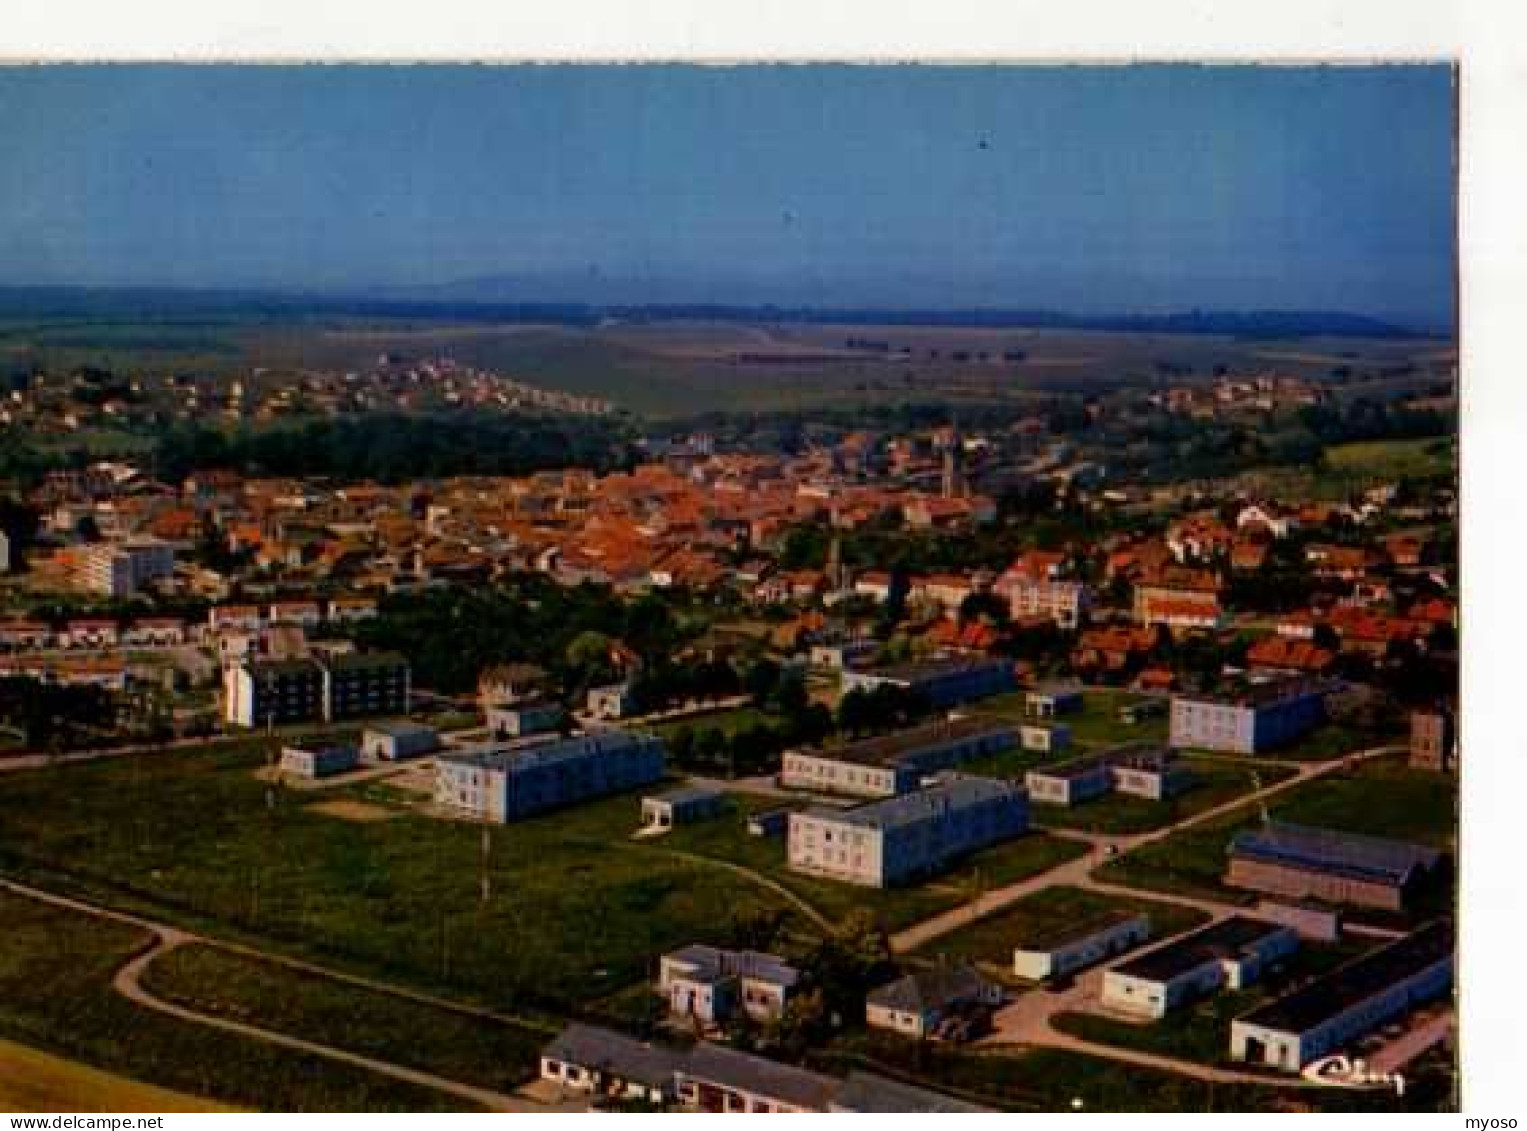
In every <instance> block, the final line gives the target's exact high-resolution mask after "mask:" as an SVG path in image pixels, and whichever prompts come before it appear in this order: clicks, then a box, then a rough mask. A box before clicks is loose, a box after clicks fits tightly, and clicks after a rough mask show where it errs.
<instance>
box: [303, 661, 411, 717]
mask: <svg viewBox="0 0 1527 1131" xmlns="http://www.w3.org/2000/svg"><path fill="white" fill-rule="evenodd" d="M319 665H320V667H321V668H322V669H323V718H324V721H325V722H334V721H338V720H341V719H358V718H365V717H367V716H370V715H405V714H407V713H408V701H409V690H410V669H409V666H408V661H407V660H406V659H404V658H403V657H402V656H400V655H398V654H397V653H396V652H341V653H338V654H336V655H332V656H329V657H327V658H325V659H323V660H321V661H319Z"/></svg>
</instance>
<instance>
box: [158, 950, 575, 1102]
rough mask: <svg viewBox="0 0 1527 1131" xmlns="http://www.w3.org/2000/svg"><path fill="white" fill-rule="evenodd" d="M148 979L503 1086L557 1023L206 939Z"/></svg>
mask: <svg viewBox="0 0 1527 1131" xmlns="http://www.w3.org/2000/svg"><path fill="white" fill-rule="evenodd" d="M144 985H145V986H146V987H147V988H148V989H149V990H151V991H152V992H153V993H155V994H156V995H158V996H159V997H162V998H165V999H167V1000H169V1001H174V1002H178V1003H180V1004H182V1005H185V1006H187V1007H188V1008H191V1009H195V1010H197V1011H199V1012H201V1013H210V1014H214V1015H216V1016H218V1017H226V1018H229V1019H230V1020H234V1021H240V1022H243V1023H245V1024H250V1025H258V1026H260V1027H261V1028H265V1029H274V1030H276V1031H277V1032H281V1033H290V1034H293V1035H297V1036H301V1037H304V1038H306V1039H308V1040H312V1041H317V1042H319V1043H321V1044H327V1045H333V1046H335V1047H336V1048H343V1049H347V1050H349V1051H351V1052H357V1053H361V1054H362V1055H365V1056H372V1057H376V1058H377V1059H379V1060H385V1061H389V1062H391V1063H393V1064H402V1065H407V1066H410V1067H413V1068H419V1069H423V1070H424V1071H426V1072H433V1073H435V1074H437V1075H440V1076H444V1077H447V1078H448V1079H451V1080H459V1081H462V1082H464V1083H468V1084H478V1085H481V1086H483V1087H487V1088H493V1089H497V1090H499V1091H504V1092H508V1091H512V1090H514V1089H515V1088H517V1087H519V1086H520V1085H521V1084H524V1083H525V1082H527V1081H528V1080H530V1079H532V1078H533V1077H534V1076H535V1072H536V1058H537V1056H538V1055H539V1051H540V1048H541V1046H542V1045H544V1044H545V1043H546V1041H547V1040H549V1039H550V1038H551V1036H552V1035H553V1034H554V1031H555V1030H554V1029H547V1030H545V1031H542V1030H534V1029H529V1028H525V1027H523V1026H519V1025H510V1024H506V1023H502V1022H498V1021H492V1020H489V1019H486V1018H481V1017H472V1016H469V1015H467V1014H464V1013H457V1012H455V1011H453V1010H449V1009H444V1008H440V1007H438V1006H432V1005H427V1004H425V1003H423V1002H417V1001H410V1000H408V999H407V998H402V997H397V996H395V995H392V994H387V993H380V992H377V991H375V990H369V989H365V988H363V987H360V986H354V985H348V984H346V983H344V982H339V981H336V980H334V979H332V978H325V977H322V976H320V975H317V974H309V973H306V972H304V971H300V970H293V969H289V968H287V967H283V966H280V965H278V964H276V963H271V962H266V961H263V960H261V959H258V958H254V957H251V956H247V955H242V954H233V953H230V952H228V951H225V950H219V949H217V948H215V947H208V946H182V947H177V948H176V949H175V950H172V951H170V952H169V953H168V954H166V955H164V956H163V957H162V958H159V959H156V960H155V961H154V962H153V964H152V965H150V966H149V968H148V972H147V974H146V975H145V977H144Z"/></svg>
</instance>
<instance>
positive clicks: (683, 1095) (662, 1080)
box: [541, 1022, 990, 1113]
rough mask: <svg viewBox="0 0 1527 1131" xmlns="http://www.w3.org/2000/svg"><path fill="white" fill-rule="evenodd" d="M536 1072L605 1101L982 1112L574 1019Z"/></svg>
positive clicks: (928, 1095) (909, 1088)
mask: <svg viewBox="0 0 1527 1131" xmlns="http://www.w3.org/2000/svg"><path fill="white" fill-rule="evenodd" d="M541 1078H542V1079H543V1080H547V1081H549V1082H551V1083H553V1084H556V1085H557V1086H558V1087H560V1088H561V1089H563V1090H564V1091H565V1092H567V1093H571V1094H575V1095H583V1096H587V1097H589V1100H590V1102H591V1104H592V1103H595V1102H599V1101H604V1102H615V1103H625V1104H630V1103H632V1102H635V1103H640V1104H646V1105H648V1106H651V1107H654V1108H673V1107H678V1108H688V1109H690V1110H693V1111H710V1112H775V1111H779V1112H789V1111H796V1112H949V1113H956V1112H982V1111H988V1110H990V1109H988V1108H983V1107H978V1106H976V1105H974V1104H969V1103H965V1102H963V1101H961V1100H956V1099H954V1098H952V1097H950V1096H946V1095H943V1094H942V1093H939V1092H934V1091H931V1090H929V1089H927V1088H919V1087H916V1086H915V1085H912V1084H904V1083H900V1082H897V1081H892V1080H887V1079H885V1078H884V1077H882V1076H876V1075H873V1074H871V1073H868V1072H860V1071H857V1070H856V1071H853V1072H850V1073H849V1074H848V1076H847V1078H845V1079H839V1078H838V1077H836V1076H828V1075H825V1074H823V1073H820V1072H812V1071H809V1070H808V1069H804V1068H796V1067H794V1066H793V1065H789V1064H781V1063H779V1062H778V1061H774V1060H768V1059H766V1058H764V1057H761V1056H754V1055H752V1054H751V1053H745V1052H739V1051H737V1050H736V1049H732V1048H727V1047H725V1046H723V1045H716V1044H711V1043H709V1042H704V1041H702V1042H701V1043H700V1044H697V1045H695V1046H693V1047H691V1048H687V1049H685V1048H672V1047H669V1046H667V1045H660V1044H652V1043H648V1042H645V1041H639V1040H637V1039H636V1038H635V1037H628V1036H626V1035H625V1034H624V1033H619V1032H616V1031H615V1030H613V1029H605V1028H601V1027H599V1026H596V1025H585V1024H582V1023H580V1022H574V1023H572V1024H570V1025H568V1026H567V1028H565V1029H563V1030H562V1032H561V1033H559V1034H558V1035H557V1036H556V1038H554V1039H553V1040H552V1041H551V1042H550V1043H549V1044H548V1045H547V1046H546V1047H545V1048H544V1049H542V1050H541Z"/></svg>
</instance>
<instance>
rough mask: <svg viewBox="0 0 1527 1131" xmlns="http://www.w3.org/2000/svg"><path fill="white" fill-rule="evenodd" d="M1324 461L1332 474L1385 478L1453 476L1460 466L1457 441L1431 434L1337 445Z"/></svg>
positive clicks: (1326, 454)
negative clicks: (1420, 436) (1412, 437)
mask: <svg viewBox="0 0 1527 1131" xmlns="http://www.w3.org/2000/svg"><path fill="white" fill-rule="evenodd" d="M1325 464H1326V468H1327V469H1328V470H1329V472H1330V473H1331V474H1333V475H1352V476H1374V477H1376V478H1385V479H1424V478H1429V477H1431V476H1435V475H1450V474H1452V473H1453V472H1454V471H1455V470H1456V467H1457V464H1456V452H1455V448H1454V441H1453V440H1452V439H1450V438H1443V439H1436V438H1432V437H1427V438H1422V439H1415V440H1364V441H1359V442H1356V443H1351V444H1335V445H1333V446H1331V447H1329V448H1327V449H1326V452H1325Z"/></svg>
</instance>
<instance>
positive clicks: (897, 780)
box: [779, 718, 1015, 798]
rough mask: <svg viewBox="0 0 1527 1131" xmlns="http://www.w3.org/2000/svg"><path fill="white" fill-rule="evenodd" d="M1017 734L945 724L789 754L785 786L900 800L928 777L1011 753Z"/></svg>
mask: <svg viewBox="0 0 1527 1131" xmlns="http://www.w3.org/2000/svg"><path fill="white" fill-rule="evenodd" d="M1014 741H1015V738H1014V728H1013V727H1012V726H1011V725H1010V724H1007V723H1003V722H999V721H995V720H990V719H975V718H963V719H943V720H940V721H938V722H934V723H928V724H926V725H925V726H920V727H913V728H912V729H911V730H904V731H900V732H898V733H896V734H888V735H882V736H880V737H878V738H866V739H863V740H862V741H859V742H850V743H847V744H845V745H843V746H839V747H836V748H828V749H816V750H789V751H786V752H785V756H784V760H783V764H782V768H781V770H780V775H779V777H780V784H781V785H783V786H786V787H787V788H790V789H809V790H814V791H817V792H821V793H840V794H846V795H848V796H850V797H867V798H874V797H894V796H895V795H896V794H899V793H908V792H910V791H912V790H914V789H916V788H917V787H918V785H919V784H920V783H921V781H922V779H923V776H924V775H925V774H930V773H933V772H935V771H937V770H947V769H949V768H950V767H952V766H955V765H958V764H959V763H960V762H963V761H965V760H966V759H968V758H977V757H980V756H981V755H983V754H991V753H995V752H997V751H999V750H1007V749H1010V748H1011V747H1012V746H1013V745H1014Z"/></svg>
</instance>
